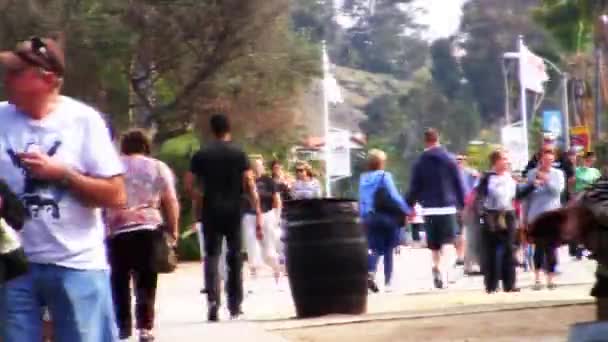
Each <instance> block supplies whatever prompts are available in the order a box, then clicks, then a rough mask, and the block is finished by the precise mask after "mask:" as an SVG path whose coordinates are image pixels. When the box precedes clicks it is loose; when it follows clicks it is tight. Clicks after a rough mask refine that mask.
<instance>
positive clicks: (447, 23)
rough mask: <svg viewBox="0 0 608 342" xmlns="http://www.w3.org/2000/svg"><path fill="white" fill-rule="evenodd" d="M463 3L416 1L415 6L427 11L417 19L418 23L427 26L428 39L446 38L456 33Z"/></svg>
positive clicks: (443, 0) (464, 0)
mask: <svg viewBox="0 0 608 342" xmlns="http://www.w3.org/2000/svg"><path fill="white" fill-rule="evenodd" d="M465 2H466V0H417V2H416V5H417V6H420V7H422V8H424V9H425V10H426V11H427V13H426V14H424V15H423V16H421V17H420V18H419V22H420V23H421V24H425V25H427V26H428V28H429V32H428V36H429V38H431V39H437V38H442V37H447V36H449V35H451V34H453V33H454V32H456V31H457V30H458V26H459V25H460V17H461V16H462V5H463V4H464V3H465Z"/></svg>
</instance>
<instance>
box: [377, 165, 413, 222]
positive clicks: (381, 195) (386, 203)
mask: <svg viewBox="0 0 608 342" xmlns="http://www.w3.org/2000/svg"><path fill="white" fill-rule="evenodd" d="M384 175H385V173H383V174H382V178H380V184H378V187H377V188H376V192H375V193H374V211H375V212H376V213H380V214H385V215H389V216H392V217H395V218H402V219H403V218H404V217H405V213H404V212H403V210H401V207H400V206H399V204H398V203H397V201H395V200H394V199H393V198H392V197H391V194H390V192H389V190H388V189H387V188H386V185H385V184H384Z"/></svg>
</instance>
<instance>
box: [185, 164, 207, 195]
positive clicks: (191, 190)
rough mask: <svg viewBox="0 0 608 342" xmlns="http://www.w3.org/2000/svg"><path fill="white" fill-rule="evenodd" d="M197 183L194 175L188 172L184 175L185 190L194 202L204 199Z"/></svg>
mask: <svg viewBox="0 0 608 342" xmlns="http://www.w3.org/2000/svg"><path fill="white" fill-rule="evenodd" d="M196 183H197V182H196V177H195V176H194V174H193V173H192V172H190V171H188V172H186V174H185V175H184V189H185V190H186V194H188V196H189V197H190V199H192V200H197V199H199V198H202V197H203V195H202V193H201V191H200V189H199V188H198V187H197V185H198V184H196Z"/></svg>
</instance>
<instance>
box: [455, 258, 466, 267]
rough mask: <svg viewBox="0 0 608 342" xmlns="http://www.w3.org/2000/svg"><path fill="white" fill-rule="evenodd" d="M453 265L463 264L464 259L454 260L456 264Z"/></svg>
mask: <svg viewBox="0 0 608 342" xmlns="http://www.w3.org/2000/svg"><path fill="white" fill-rule="evenodd" d="M455 266H456V267H460V266H464V260H462V259H458V260H456V265H455Z"/></svg>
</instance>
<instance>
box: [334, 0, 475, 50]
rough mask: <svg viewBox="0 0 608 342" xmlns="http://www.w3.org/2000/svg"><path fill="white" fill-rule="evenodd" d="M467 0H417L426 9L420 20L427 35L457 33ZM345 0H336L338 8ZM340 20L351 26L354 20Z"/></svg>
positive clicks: (445, 35) (435, 35) (440, 35)
mask: <svg viewBox="0 0 608 342" xmlns="http://www.w3.org/2000/svg"><path fill="white" fill-rule="evenodd" d="M466 1H467V0H416V2H415V3H414V4H415V6H419V7H421V8H423V9H425V10H426V14H422V15H421V16H420V18H418V21H419V22H420V23H421V24H425V25H427V26H428V29H429V31H428V33H427V37H428V38H429V39H430V40H434V39H437V38H442V37H447V36H450V35H451V34H453V33H455V32H456V31H457V30H458V26H459V25H460V17H461V16H462V5H463V4H464V3H465V2H466ZM343 2H344V0H334V6H336V8H337V9H339V8H341V7H342V3H343ZM338 22H339V23H340V24H342V25H343V26H349V25H350V24H351V23H352V21H351V20H349V19H348V18H344V17H338Z"/></svg>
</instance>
